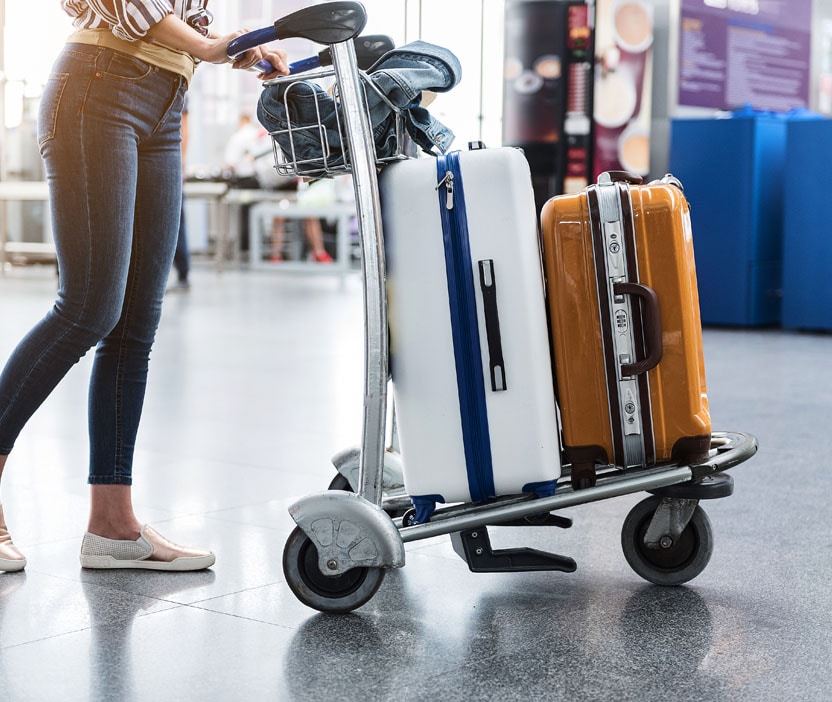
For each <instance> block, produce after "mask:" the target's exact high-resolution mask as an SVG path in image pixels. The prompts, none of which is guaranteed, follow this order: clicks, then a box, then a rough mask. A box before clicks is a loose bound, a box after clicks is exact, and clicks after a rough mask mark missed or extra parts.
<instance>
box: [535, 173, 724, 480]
mask: <svg viewBox="0 0 832 702" xmlns="http://www.w3.org/2000/svg"><path fill="white" fill-rule="evenodd" d="M640 182H641V181H640V179H639V178H638V177H637V176H631V175H629V174H626V173H604V174H602V175H601V176H600V177H599V179H598V183H597V184H595V185H591V186H589V187H588V188H585V189H584V190H583V191H582V192H580V193H578V194H575V195H560V196H557V197H554V198H552V199H550V200H549V201H548V202H547V203H546V205H545V206H544V208H543V211H542V233H543V251H544V265H545V269H546V275H547V278H548V304H549V312H550V319H551V333H552V337H553V345H552V347H553V353H554V364H555V373H556V386H557V394H558V402H559V406H560V410H561V422H562V429H563V443H564V452H565V454H566V456H565V458H566V462H568V463H569V464H571V476H572V484H573V486H574V487H576V488H581V487H587V486H589V485H593V484H594V482H595V475H596V471H597V470H598V469H599V468H601V467H602V466H614V467H617V468H635V467H642V466H644V467H646V466H651V465H654V464H657V463H662V462H677V463H680V464H690V463H695V462H697V461H700V460H702V459H704V458H705V457H706V456H707V453H708V450H709V448H710V439H711V423H710V413H709V410H708V396H707V393H706V389H705V368H704V361H703V353H702V329H701V323H700V318H699V296H698V291H697V286H696V270H695V265H694V257H693V241H692V235H691V226H690V210H689V207H688V203H687V201H686V199H685V197H684V194H683V192H682V187H681V184H680V183H679V181H678V180H676V179H675V178H673V177H672V176H666V177H665V178H663V179H662V180H661V181H655V182H653V183H650V184H648V185H640Z"/></svg>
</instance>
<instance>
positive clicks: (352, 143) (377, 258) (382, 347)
mask: <svg viewBox="0 0 832 702" xmlns="http://www.w3.org/2000/svg"><path fill="white" fill-rule="evenodd" d="M332 64H333V68H334V69H335V76H336V79H337V82H338V89H339V91H340V103H341V106H342V108H343V116H344V122H345V124H346V133H347V137H348V142H349V158H350V161H351V165H352V168H351V170H352V178H353V188H354V189H355V203H356V213H357V215H358V231H359V236H360V242H361V266H362V270H363V275H364V281H365V285H364V321H365V325H366V333H365V335H364V416H363V428H362V440H361V459H360V468H359V483H360V485H359V486H358V492H359V494H360V495H361V496H362V497H364V498H365V499H366V500H368V501H370V502H372V503H373V504H377V505H378V504H380V503H381V497H382V471H383V469H384V443H385V420H386V413H387V375H388V344H387V300H386V288H385V286H386V279H387V277H386V274H385V265H384V244H383V237H382V225H381V206H380V202H379V189H378V179H377V177H376V165H375V163H376V158H375V144H374V143H373V141H372V134H373V132H372V128H371V125H370V119H369V115H368V114H367V109H366V100H365V97H364V92H363V87H362V86H361V81H360V77H359V73H358V63H357V60H356V56H355V47H354V45H353V42H351V41H347V42H342V43H339V44H333V45H332Z"/></svg>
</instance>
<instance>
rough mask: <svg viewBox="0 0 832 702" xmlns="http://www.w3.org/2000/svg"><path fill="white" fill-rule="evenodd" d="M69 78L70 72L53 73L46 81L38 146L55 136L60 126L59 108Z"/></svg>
mask: <svg viewBox="0 0 832 702" xmlns="http://www.w3.org/2000/svg"><path fill="white" fill-rule="evenodd" d="M68 80H69V74H68V73H53V74H51V75H50V76H49V79H48V80H47V81H46V86H45V87H44V89H43V95H42V96H41V99H40V114H39V116H38V146H43V144H44V143H45V142H47V141H49V140H50V139H53V138H54V137H55V130H56V129H57V126H58V110H59V108H60V106H61V98H62V96H63V94H64V88H65V87H66V84H67V81H68Z"/></svg>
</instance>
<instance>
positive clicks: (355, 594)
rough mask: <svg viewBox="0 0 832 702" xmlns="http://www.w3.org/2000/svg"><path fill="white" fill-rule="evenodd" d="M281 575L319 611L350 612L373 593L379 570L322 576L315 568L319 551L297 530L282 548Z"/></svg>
mask: <svg viewBox="0 0 832 702" xmlns="http://www.w3.org/2000/svg"><path fill="white" fill-rule="evenodd" d="M283 574H284V575H285V576H286V582H287V583H288V584H289V587H290V588H291V590H292V592H293V593H295V596H296V597H297V598H298V599H299V600H300V601H301V602H303V604H305V605H307V606H308V607H312V608H313V609H317V610H318V611H320V612H332V613H339V612H351V611H352V610H354V609H357V608H358V607H361V605H363V604H366V603H367V602H368V601H369V600H370V598H371V597H372V596H373V595H375V594H376V591H377V590H378V588H379V586H380V585H381V582H382V580H384V569H382V568H353V569H351V570H348V571H347V572H346V573H343V574H341V575H324V574H323V573H322V572H321V569H320V568H318V549H317V548H315V544H313V543H312V540H311V539H310V538H309V537H308V536H307V535H306V534H305V533H304V532H303V531H302V530H301V529H300V527H296V528H295V529H294V531H293V532H292V533H291V534H290V535H289V539H288V540H287V541H286V546H285V547H284V549H283Z"/></svg>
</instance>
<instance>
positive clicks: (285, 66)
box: [234, 46, 289, 80]
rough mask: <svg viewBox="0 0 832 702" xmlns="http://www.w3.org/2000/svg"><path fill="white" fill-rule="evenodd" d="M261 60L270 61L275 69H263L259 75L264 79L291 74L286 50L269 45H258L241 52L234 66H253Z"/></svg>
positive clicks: (244, 67) (243, 67)
mask: <svg viewBox="0 0 832 702" xmlns="http://www.w3.org/2000/svg"><path fill="white" fill-rule="evenodd" d="M261 61H266V62H268V63H269V64H270V65H271V66H272V69H273V70H271V71H261V72H260V74H259V75H258V77H259V78H261V79H262V80H268V79H270V78H277V76H285V75H288V74H289V62H288V60H287V57H286V52H285V51H283V49H276V48H273V47H268V46H256V47H254V48H253V49H249V50H248V51H246V52H245V53H243V54H240V56H238V57H237V58H236V59H235V61H234V68H242V69H246V68H251V67H252V66H256V65H257V64H258V63H260V62H261Z"/></svg>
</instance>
